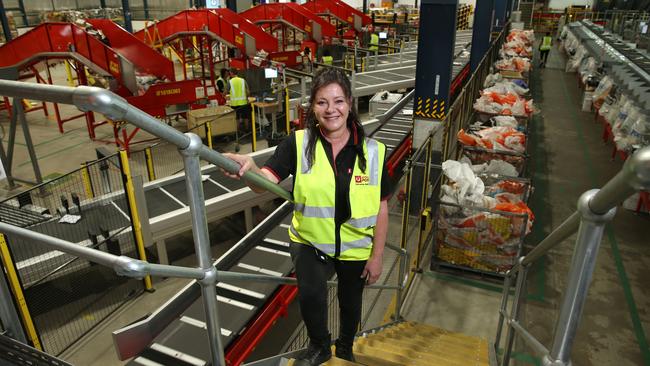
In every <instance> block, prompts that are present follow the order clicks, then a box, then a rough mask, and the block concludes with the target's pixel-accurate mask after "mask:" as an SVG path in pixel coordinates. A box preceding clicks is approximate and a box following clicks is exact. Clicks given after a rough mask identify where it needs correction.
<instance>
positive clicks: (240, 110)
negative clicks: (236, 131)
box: [228, 69, 251, 131]
mask: <svg viewBox="0 0 650 366" xmlns="http://www.w3.org/2000/svg"><path fill="white" fill-rule="evenodd" d="M228 84H229V86H230V107H232V109H234V110H235V112H236V114H237V123H238V126H239V128H240V129H241V130H243V131H249V130H250V129H251V128H250V126H249V124H248V121H249V119H250V113H251V106H250V104H248V85H246V80H244V79H243V78H242V77H240V76H239V72H238V70H237V69H230V80H229V81H228Z"/></svg>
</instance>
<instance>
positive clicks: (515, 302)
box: [501, 257, 528, 366]
mask: <svg viewBox="0 0 650 366" xmlns="http://www.w3.org/2000/svg"><path fill="white" fill-rule="evenodd" d="M524 258H525V257H521V258H519V265H520V266H519V274H518V276H517V285H516V286H515V295H514V296H513V299H512V309H510V318H509V319H508V320H507V321H506V323H507V324H508V332H507V333H506V343H505V345H504V351H503V361H502V363H501V365H502V366H508V365H509V364H510V355H511V354H512V346H513V344H514V342H515V330H514V329H513V328H512V325H511V324H510V322H511V321H517V320H518V319H519V307H520V305H521V299H522V297H523V295H524V293H525V291H524V287H525V285H526V277H527V276H528V266H526V265H523V264H522V261H523V260H524Z"/></svg>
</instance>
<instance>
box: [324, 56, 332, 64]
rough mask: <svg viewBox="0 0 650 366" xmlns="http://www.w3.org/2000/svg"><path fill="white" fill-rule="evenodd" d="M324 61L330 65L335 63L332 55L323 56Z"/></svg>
mask: <svg viewBox="0 0 650 366" xmlns="http://www.w3.org/2000/svg"><path fill="white" fill-rule="evenodd" d="M323 63H324V64H325V65H328V66H332V64H334V57H332V56H323Z"/></svg>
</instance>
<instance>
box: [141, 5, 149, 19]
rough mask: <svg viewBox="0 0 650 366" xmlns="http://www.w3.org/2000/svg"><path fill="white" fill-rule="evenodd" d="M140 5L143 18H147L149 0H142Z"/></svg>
mask: <svg viewBox="0 0 650 366" xmlns="http://www.w3.org/2000/svg"><path fill="white" fill-rule="evenodd" d="M142 7H143V8H144V19H145V20H149V0H142Z"/></svg>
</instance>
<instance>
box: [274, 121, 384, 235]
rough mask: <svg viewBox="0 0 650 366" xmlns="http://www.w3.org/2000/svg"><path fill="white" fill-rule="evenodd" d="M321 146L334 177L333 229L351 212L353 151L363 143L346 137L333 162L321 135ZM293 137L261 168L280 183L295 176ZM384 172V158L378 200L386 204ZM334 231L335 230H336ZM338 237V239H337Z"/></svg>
mask: <svg viewBox="0 0 650 366" xmlns="http://www.w3.org/2000/svg"><path fill="white" fill-rule="evenodd" d="M320 140H321V143H322V144H323V147H324V149H325V154H326V155H327V159H328V160H329V162H330V165H331V166H332V170H333V171H334V176H335V177H336V193H335V202H334V206H335V213H334V222H335V223H336V226H337V228H339V227H340V225H341V224H343V223H344V222H346V221H347V220H348V219H350V216H351V215H352V211H351V208H350V182H351V181H352V172H353V171H354V163H355V162H356V159H357V148H360V147H362V143H363V141H362V140H361V139H358V138H357V136H356V131H353V132H352V133H350V138H349V140H348V142H347V143H346V144H345V146H344V147H343V149H341V152H339V154H338V155H337V157H336V162H334V161H333V160H334V159H333V154H332V145H331V144H330V143H329V141H327V140H326V139H325V138H323V137H322V135H321V139H320ZM296 149H297V147H296V134H295V133H292V134H291V135H290V136H289V138H287V139H284V141H282V142H281V143H280V144H279V145H278V146H277V147H276V148H275V152H274V154H273V156H272V157H271V158H270V159H269V160H268V161H267V162H266V163H265V164H264V168H266V169H267V170H269V171H270V172H272V173H273V174H274V175H275V176H276V177H277V178H278V179H279V180H280V181H282V180H284V179H285V178H287V177H288V176H289V175H295V173H296V158H297V156H298V155H299V153H298V152H297V151H296ZM387 171H388V170H387V168H386V158H384V168H383V170H382V175H381V200H382V201H383V200H387V199H388V198H389V197H390V194H391V189H390V182H389V180H388V174H387ZM337 231H338V230H337ZM337 237H338V235H337Z"/></svg>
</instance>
